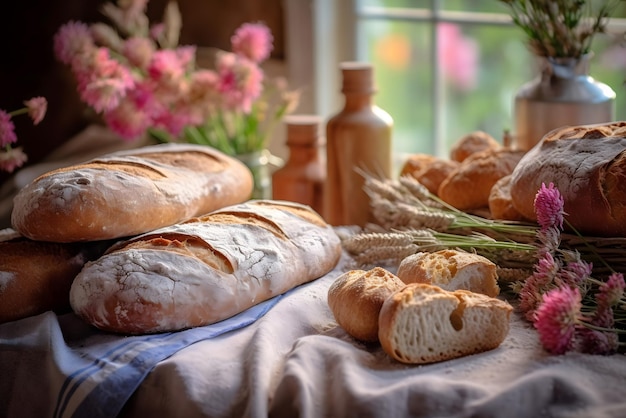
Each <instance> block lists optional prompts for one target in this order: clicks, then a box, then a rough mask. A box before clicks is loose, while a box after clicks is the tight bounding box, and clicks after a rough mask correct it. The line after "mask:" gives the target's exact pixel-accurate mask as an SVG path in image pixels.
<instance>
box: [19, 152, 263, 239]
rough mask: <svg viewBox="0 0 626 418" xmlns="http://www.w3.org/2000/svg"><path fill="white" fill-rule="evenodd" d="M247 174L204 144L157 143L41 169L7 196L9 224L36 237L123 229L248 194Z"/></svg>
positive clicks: (131, 230)
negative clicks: (11, 202) (42, 171)
mask: <svg viewBox="0 0 626 418" xmlns="http://www.w3.org/2000/svg"><path fill="white" fill-rule="evenodd" d="M251 191H252V174H251V173H250V170H248V169H247V168H246V166H245V165H243V164H242V163H241V162H239V161H238V160H236V159H234V158H231V157H229V156H227V155H225V154H223V153H221V152H219V151H216V150H214V149H212V148H210V147H205V146H201V145H191V144H161V145H154V146H148V147H142V148H137V149H133V150H129V151H120V152H117V153H112V154H108V155H106V156H103V157H100V158H96V159H94V160H91V161H89V162H86V163H84V164H78V165H72V166H69V167H66V168H62V169H58V170H54V171H51V172H49V173H47V174H44V175H42V176H40V177H38V178H37V179H35V180H34V181H33V182H31V183H30V184H29V185H27V186H26V187H24V188H23V189H22V190H20V192H19V193H18V194H17V196H16V197H15V199H14V207H13V212H12V215H11V222H12V225H13V228H14V229H15V230H17V231H18V232H20V233H21V234H22V235H24V236H26V237H28V238H31V239H33V240H38V241H54V242H77V241H96V240H106V239H111V238H120V237H128V236H132V235H136V234H141V233H144V232H148V231H151V230H153V229H156V228H160V227H164V226H167V225H171V224H174V223H177V222H181V221H183V220H185V219H188V218H190V217H193V216H197V215H201V214H204V213H207V212H209V211H212V210H215V209H219V208H221V207H224V206H228V205H232V204H236V203H241V202H243V201H245V200H247V199H249V198H250V194H251Z"/></svg>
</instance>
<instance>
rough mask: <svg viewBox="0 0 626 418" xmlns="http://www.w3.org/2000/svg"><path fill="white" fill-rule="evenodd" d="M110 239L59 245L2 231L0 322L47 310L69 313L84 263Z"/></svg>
mask: <svg viewBox="0 0 626 418" xmlns="http://www.w3.org/2000/svg"><path fill="white" fill-rule="evenodd" d="M109 245H111V243H110V242H93V243H85V244H81V245H78V244H60V243H52V242H39V241H32V240H29V239H28V238H25V237H22V236H20V235H19V234H17V233H15V231H9V230H2V233H1V234H0V323H4V322H9V321H15V320H18V319H22V318H26V317H29V316H33V315H38V314H40V313H43V312H46V311H55V312H57V313H65V312H70V311H71V308H70V299H69V294H70V286H71V284H72V281H73V280H74V277H76V275H77V274H78V273H79V272H80V270H81V268H82V267H83V265H84V264H85V263H86V262H87V261H89V260H93V259H96V258H98V257H99V256H100V255H102V254H103V253H104V251H105V250H106V249H107V247H108V246H109Z"/></svg>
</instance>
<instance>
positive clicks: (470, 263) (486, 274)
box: [396, 249, 500, 297]
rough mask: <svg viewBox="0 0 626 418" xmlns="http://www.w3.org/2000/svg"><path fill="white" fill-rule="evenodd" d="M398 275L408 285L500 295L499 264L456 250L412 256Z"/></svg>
mask: <svg viewBox="0 0 626 418" xmlns="http://www.w3.org/2000/svg"><path fill="white" fill-rule="evenodd" d="M396 275H397V276H398V278H399V279H400V280H402V282H404V283H407V284H409V283H426V284H432V285H435V286H439V287H441V288H442V289H444V290H458V289H463V290H469V291H472V292H476V293H482V294H485V295H487V296H491V297H495V296H498V294H500V287H499V286H498V274H497V272H496V265H495V264H494V263H492V262H491V261H489V260H488V259H487V258H485V257H483V256H481V255H478V254H474V253H468V252H465V251H460V250H455V249H445V250H440V251H435V252H420V253H416V254H413V255H410V256H408V257H406V258H405V259H403V260H402V261H401V262H400V266H399V267H398V271H397V273H396Z"/></svg>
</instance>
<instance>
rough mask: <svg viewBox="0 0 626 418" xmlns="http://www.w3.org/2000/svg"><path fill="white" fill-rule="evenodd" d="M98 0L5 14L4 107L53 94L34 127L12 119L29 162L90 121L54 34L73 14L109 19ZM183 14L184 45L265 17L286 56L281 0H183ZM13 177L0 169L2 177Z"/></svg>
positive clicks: (278, 52) (0, 23)
mask: <svg viewBox="0 0 626 418" xmlns="http://www.w3.org/2000/svg"><path fill="white" fill-rule="evenodd" d="M167 1H168V0H151V1H150V2H149V3H148V16H149V17H150V19H151V20H154V21H160V20H161V16H162V14H163V9H164V7H165V5H166V4H167ZM103 3H104V1H101V0H23V1H9V2H5V3H4V4H3V8H2V9H3V10H2V12H0V39H1V40H2V43H1V44H0V108H2V109H4V110H13V109H16V108H18V107H21V106H22V104H21V103H22V101H24V100H27V99H29V98H31V97H33V96H45V97H46V98H47V99H48V113H47V115H46V118H45V119H44V120H43V121H42V122H41V124H39V125H38V126H36V127H34V126H33V125H32V123H31V121H30V119H29V118H28V117H25V116H20V117H17V118H15V119H14V123H15V126H16V133H17V136H18V144H19V145H21V146H23V147H24V150H25V152H26V153H27V154H28V156H29V161H28V163H27V164H28V165H30V164H34V163H37V162H39V161H41V160H42V159H43V158H45V156H47V155H48V154H49V153H50V152H51V151H52V150H54V149H55V148H56V147H58V146H59V145H60V144H62V143H64V142H65V141H67V140H68V139H69V138H71V137H72V136H73V135H75V134H76V133H78V132H80V131H81V130H82V129H83V128H84V127H85V126H86V124H88V123H89V122H90V120H89V118H88V117H87V113H86V112H85V111H84V106H83V104H82V103H81V102H80V99H79V98H78V94H77V93H76V87H75V82H74V80H73V78H72V77H71V74H70V73H69V71H68V69H67V68H65V66H63V65H62V64H60V63H58V62H57V61H56V60H55V58H54V54H53V47H52V44H53V36H54V34H55V33H56V31H57V30H58V28H59V27H60V26H61V25H62V24H64V23H66V22H68V21H69V20H80V21H84V22H86V23H90V22H95V21H106V20H105V18H104V17H103V16H102V14H101V13H100V12H99V8H100V6H101V5H102V4H103ZM178 5H179V8H180V10H181V14H182V19H183V28H182V32H181V39H180V42H181V44H195V45H198V46H199V47H217V48H223V49H229V47H230V36H231V35H232V33H233V31H234V30H235V29H236V28H237V27H238V26H239V25H240V24H242V23H244V22H257V21H262V22H264V23H266V24H267V25H268V26H269V27H270V29H271V30H272V34H273V36H274V50H273V53H272V58H274V59H279V60H282V59H284V58H285V56H284V52H285V51H284V38H283V37H284V31H283V10H282V6H281V0H263V1H258V0H226V1H224V0H178ZM7 177H8V175H6V174H5V173H0V183H2V182H3V181H4V180H6V178H7Z"/></svg>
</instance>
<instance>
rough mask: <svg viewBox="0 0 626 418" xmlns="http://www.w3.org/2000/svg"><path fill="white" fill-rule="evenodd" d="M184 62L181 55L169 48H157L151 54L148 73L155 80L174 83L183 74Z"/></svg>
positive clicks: (169, 83)
mask: <svg viewBox="0 0 626 418" xmlns="http://www.w3.org/2000/svg"><path fill="white" fill-rule="evenodd" d="M185 66H186V63H185V62H184V61H183V60H182V59H181V55H180V54H179V53H178V52H177V51H175V50H171V49H163V50H158V51H156V52H155V53H154V55H153V56H152V61H151V62H150V65H149V66H148V73H149V75H150V77H151V78H152V79H154V81H156V82H162V83H165V84H168V85H176V84H178V83H179V82H180V80H181V79H182V78H183V76H184V75H185Z"/></svg>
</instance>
